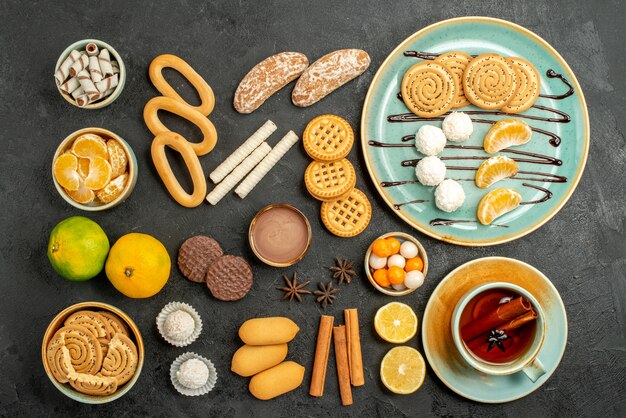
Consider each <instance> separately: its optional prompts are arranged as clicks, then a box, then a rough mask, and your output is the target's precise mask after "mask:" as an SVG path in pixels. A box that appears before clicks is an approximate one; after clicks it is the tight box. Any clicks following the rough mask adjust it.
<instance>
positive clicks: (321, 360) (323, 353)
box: [309, 315, 335, 397]
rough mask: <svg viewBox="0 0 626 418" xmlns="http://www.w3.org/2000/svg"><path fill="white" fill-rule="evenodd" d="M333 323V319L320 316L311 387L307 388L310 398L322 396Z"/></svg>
mask: <svg viewBox="0 0 626 418" xmlns="http://www.w3.org/2000/svg"><path fill="white" fill-rule="evenodd" d="M334 321H335V318H334V317H332V316H328V315H322V316H321V317H320V327H319V330H318V331H317V345H316V346H315V360H314V361H313V373H312V374H311V386H310V387H309V395H311V396H318V397H319V396H322V395H323V394H324V382H325V381H326V369H327V368H328V354H329V353H330V339H331V337H332V336H333V322H334Z"/></svg>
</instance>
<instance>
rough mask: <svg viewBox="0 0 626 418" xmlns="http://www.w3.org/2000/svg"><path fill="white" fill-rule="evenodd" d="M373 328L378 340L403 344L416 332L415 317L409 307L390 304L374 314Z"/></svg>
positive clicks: (400, 304) (401, 304)
mask: <svg viewBox="0 0 626 418" xmlns="http://www.w3.org/2000/svg"><path fill="white" fill-rule="evenodd" d="M374 328H375V329H376V333H377V334H378V335H379V336H380V338H382V339H383V340H385V341H387V342H390V343H395V344H399V343H405V342H407V341H409V340H410V339H411V338H413V336H414V335H415V333H416V332H417V315H415V312H413V309H411V307H410V306H409V305H405V304H404V303H400V302H391V303H388V304H386V305H385V306H383V307H381V308H380V309H378V311H377V312H376V316H375V317H374Z"/></svg>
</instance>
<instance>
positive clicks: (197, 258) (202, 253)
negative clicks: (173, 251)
mask: <svg viewBox="0 0 626 418" xmlns="http://www.w3.org/2000/svg"><path fill="white" fill-rule="evenodd" d="M222 255H224V251H223V250H222V247H220V244H219V243H218V242H217V241H215V240H214V239H213V238H211V237H207V236H204V235H197V236H195V237H191V238H188V239H187V240H186V241H185V242H183V245H181V246H180V250H178V268H179V269H180V272H181V273H183V276H185V277H186V278H188V279H189V280H191V281H192V282H197V283H203V282H204V281H205V280H206V272H207V270H208V268H209V266H210V265H211V264H212V263H213V262H214V261H215V260H217V259H218V258H220V257H221V256H222Z"/></svg>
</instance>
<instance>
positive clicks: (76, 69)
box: [70, 52, 89, 77]
mask: <svg viewBox="0 0 626 418" xmlns="http://www.w3.org/2000/svg"><path fill="white" fill-rule="evenodd" d="M88 66H89V57H88V56H87V54H85V53H84V52H81V54H80V58H79V59H77V60H76V61H74V62H73V63H72V66H71V67H70V77H76V75H77V74H78V73H80V72H81V71H83V70H84V69H86V68H87V67H88Z"/></svg>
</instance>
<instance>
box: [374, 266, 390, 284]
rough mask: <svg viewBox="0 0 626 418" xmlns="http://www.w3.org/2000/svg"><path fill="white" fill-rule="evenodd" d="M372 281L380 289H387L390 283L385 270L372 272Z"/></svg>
mask: <svg viewBox="0 0 626 418" xmlns="http://www.w3.org/2000/svg"><path fill="white" fill-rule="evenodd" d="M373 277H374V281H375V282H376V283H378V284H379V285H380V286H382V287H389V286H391V283H390V282H389V277H387V269H378V270H375V271H374V274H373Z"/></svg>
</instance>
